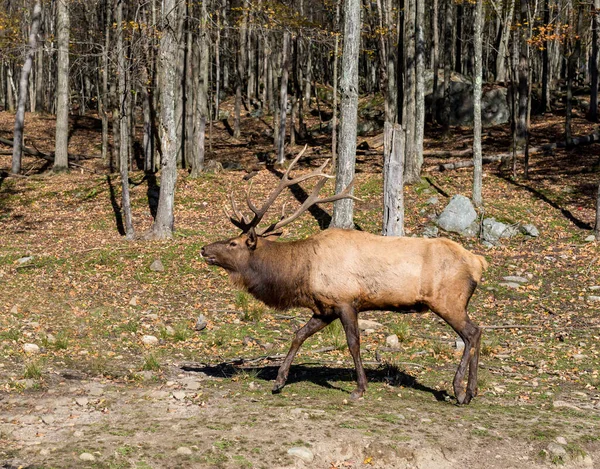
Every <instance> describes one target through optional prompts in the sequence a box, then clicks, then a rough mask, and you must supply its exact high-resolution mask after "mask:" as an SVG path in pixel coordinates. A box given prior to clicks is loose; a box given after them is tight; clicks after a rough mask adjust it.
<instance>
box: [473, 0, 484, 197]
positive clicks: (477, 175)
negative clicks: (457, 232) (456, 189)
mask: <svg viewBox="0 0 600 469" xmlns="http://www.w3.org/2000/svg"><path fill="white" fill-rule="evenodd" d="M482 26H483V2H482V0H477V3H476V5H475V26H474V31H473V41H474V44H473V45H474V49H475V81H474V83H473V112H474V116H473V204H474V205H475V207H481V206H482V205H483V198H482V195H481V190H482V185H483V179H482V174H483V168H482V162H481V157H482V155H481V86H482V82H483V76H482V75H483V67H482V59H483V53H482V48H483V44H482V43H483V38H482Z"/></svg>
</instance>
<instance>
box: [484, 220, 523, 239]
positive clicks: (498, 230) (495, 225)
mask: <svg viewBox="0 0 600 469" xmlns="http://www.w3.org/2000/svg"><path fill="white" fill-rule="evenodd" d="M517 232H518V231H517V228H515V227H514V226H510V225H507V224H505V223H502V222H500V221H497V220H496V219H495V218H486V219H485V220H483V234H482V237H483V239H484V241H487V242H488V243H491V244H493V245H494V246H496V245H498V244H499V243H500V239H501V238H512V237H513V236H515V235H516V234H517Z"/></svg>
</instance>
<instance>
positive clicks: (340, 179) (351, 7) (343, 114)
mask: <svg viewBox="0 0 600 469" xmlns="http://www.w3.org/2000/svg"><path fill="white" fill-rule="evenodd" d="M360 7H361V2H360V0H344V48H343V52H342V73H341V79H340V91H341V94H342V100H341V103H340V141H339V147H338V165H337V175H336V180H335V192H336V194H339V193H340V192H342V191H343V190H344V189H345V188H346V186H348V184H350V182H351V181H352V180H353V179H354V167H355V164H356V134H357V130H356V125H357V116H358V65H359V64H358V57H359V53H360V30H361V20H360V13H361V12H360ZM353 211H354V201H353V200H352V199H341V200H337V201H335V202H334V205H333V218H332V221H331V224H332V225H333V226H336V227H338V228H353V227H354V222H353Z"/></svg>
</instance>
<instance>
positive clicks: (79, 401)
mask: <svg viewBox="0 0 600 469" xmlns="http://www.w3.org/2000/svg"><path fill="white" fill-rule="evenodd" d="M89 402H90V400H89V399H88V398H87V397H78V398H77V399H75V403H76V404H77V405H78V406H81V407H85V406H86V405H88V403H89Z"/></svg>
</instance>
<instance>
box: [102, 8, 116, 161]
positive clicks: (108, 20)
mask: <svg viewBox="0 0 600 469" xmlns="http://www.w3.org/2000/svg"><path fill="white" fill-rule="evenodd" d="M112 3H113V2H112V1H111V0H105V1H104V8H105V10H106V18H105V20H104V23H105V24H104V50H103V51H102V96H101V97H100V99H99V101H100V116H101V118H102V161H103V162H104V164H108V163H109V161H108V101H109V94H108V67H109V63H108V49H109V47H110V30H111V29H112Z"/></svg>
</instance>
